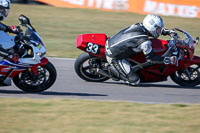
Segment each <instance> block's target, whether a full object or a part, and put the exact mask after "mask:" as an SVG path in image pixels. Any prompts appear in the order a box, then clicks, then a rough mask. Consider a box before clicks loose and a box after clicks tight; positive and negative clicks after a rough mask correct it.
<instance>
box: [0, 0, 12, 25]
mask: <svg viewBox="0 0 200 133" xmlns="http://www.w3.org/2000/svg"><path fill="white" fill-rule="evenodd" d="M9 11H10V0H0V21H2V20H4V19H6V17H7V16H8V13H9Z"/></svg>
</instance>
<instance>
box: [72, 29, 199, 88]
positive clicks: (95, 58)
mask: <svg viewBox="0 0 200 133" xmlns="http://www.w3.org/2000/svg"><path fill="white" fill-rule="evenodd" d="M175 31H176V34H174V35H172V36H171V39H170V40H162V39H151V42H152V48H153V51H154V53H155V54H156V55H159V56H164V57H165V60H164V62H165V63H162V64H154V65H151V66H148V64H149V63H148V62H146V58H145V56H144V54H143V52H140V53H138V54H137V55H134V56H133V57H131V58H129V59H127V60H129V62H130V63H131V65H132V69H133V70H134V71H135V72H136V73H137V74H138V75H139V77H140V80H141V82H143V83H147V82H160V81H166V80H167V77H170V78H171V79H172V80H173V81H174V82H175V83H176V84H178V85H180V86H187V87H193V86H196V85H198V84H200V57H199V56H195V55H194V50H195V45H196V44H198V42H199V37H196V39H195V40H194V39H193V37H192V36H191V35H190V34H189V33H188V32H186V31H184V30H182V29H179V28H175ZM180 36H181V37H180ZM107 39H109V37H107V36H106V34H103V33H94V34H81V35H79V36H78V37H77V44H76V47H77V48H78V49H81V50H83V51H85V52H84V53H82V54H81V55H80V56H79V57H78V58H77V59H76V61H75V64H74V69H75V72H76V74H77V75H78V76H79V77H80V78H82V79H83V80H85V81H90V82H103V81H106V80H108V79H110V78H111V79H115V78H113V76H112V75H114V74H112V73H110V72H109V71H108V67H109V64H108V62H107V61H106V57H105V51H104V50H105V43H106V41H107ZM171 42H173V43H171ZM172 44H174V45H172ZM174 49H176V51H175V50H174ZM171 56H173V57H176V58H173V59H174V60H176V61H173V60H170V59H171V58H170V57H171ZM168 57H169V58H168ZM120 80H123V79H120Z"/></svg>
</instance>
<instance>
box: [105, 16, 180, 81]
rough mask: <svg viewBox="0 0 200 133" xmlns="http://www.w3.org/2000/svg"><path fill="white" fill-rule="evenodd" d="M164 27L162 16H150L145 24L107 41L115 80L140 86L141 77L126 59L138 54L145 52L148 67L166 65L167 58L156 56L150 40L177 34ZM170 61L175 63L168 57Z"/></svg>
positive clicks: (107, 50)
mask: <svg viewBox="0 0 200 133" xmlns="http://www.w3.org/2000/svg"><path fill="white" fill-rule="evenodd" d="M163 27H164V23H163V20H162V18H161V17H160V16H158V15H155V14H149V15H147V16H146V17H145V18H144V20H143V23H136V24H134V25H131V26H129V27H127V28H125V29H123V30H121V31H120V32H119V33H117V34H116V35H114V36H113V37H111V38H110V39H108V40H107V42H106V47H105V53H106V59H107V61H108V63H109V64H110V65H111V66H110V67H109V68H108V71H109V72H110V74H111V75H112V76H114V77H116V78H114V79H115V80H118V79H122V80H124V81H127V82H128V83H129V84H131V85H137V84H139V82H140V78H139V76H138V75H137V74H136V72H135V71H134V70H133V68H132V67H131V64H130V62H129V61H128V60H127V59H126V58H129V57H131V56H133V55H136V53H138V52H141V51H143V53H144V55H145V57H146V60H147V63H148V64H149V65H148V66H151V65H153V64H162V63H165V61H164V60H165V57H160V56H157V55H155V54H154V52H153V50H152V46H151V41H150V39H149V37H153V38H155V39H156V38H158V37H159V36H160V35H161V34H162V35H172V34H176V33H175V31H174V30H169V29H165V28H163ZM170 43H172V45H173V49H174V50H176V46H175V44H174V42H173V41H170ZM174 46H175V47H174ZM169 59H170V63H174V62H175V58H174V57H168V58H167V60H169ZM167 63H169V62H167Z"/></svg>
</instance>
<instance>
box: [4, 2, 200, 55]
mask: <svg viewBox="0 0 200 133" xmlns="http://www.w3.org/2000/svg"><path fill="white" fill-rule="evenodd" d="M20 14H24V15H26V16H28V17H29V18H30V19H31V22H32V24H33V25H34V26H35V27H36V29H37V31H38V32H39V34H40V35H41V37H42V38H43V40H44V42H45V43H46V46H47V55H48V56H56V57H73V58H74V57H77V56H78V55H79V54H80V53H81V52H82V51H80V50H79V49H77V48H76V38H77V36H78V35H79V34H84V33H106V34H107V35H108V36H112V35H114V34H116V33H117V32H119V31H120V30H121V29H123V28H125V27H127V26H129V25H132V24H135V23H137V22H142V20H143V18H144V15H138V14H134V13H126V12H108V11H100V10H90V9H68V8H57V7H51V6H38V5H16V4H12V6H11V12H10V14H9V16H8V18H7V20H6V21H5V22H4V23H6V24H9V25H13V24H15V25H18V19H17V18H18V16H19V15H20ZM163 19H164V22H165V27H166V28H174V27H179V28H182V29H184V30H186V31H188V32H189V33H191V35H193V36H194V37H196V36H200V31H199V29H200V19H194V18H191V19H186V18H178V17H163ZM168 39H169V38H168ZM196 53H197V54H198V53H199V47H197V52H196ZM199 55H200V54H199Z"/></svg>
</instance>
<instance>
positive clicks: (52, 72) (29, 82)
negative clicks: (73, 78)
mask: <svg viewBox="0 0 200 133" xmlns="http://www.w3.org/2000/svg"><path fill="white" fill-rule="evenodd" d="M56 77H57V73H56V69H55V67H54V66H53V64H52V63H50V62H48V63H47V64H46V65H43V66H38V67H37V74H36V75H34V74H33V72H32V71H28V70H27V71H23V72H21V73H20V74H18V75H17V76H15V77H14V78H13V82H14V84H15V85H16V86H17V87H18V88H20V89H21V90H23V91H26V92H31V93H38V92H42V91H44V90H47V89H48V88H50V87H51V86H52V85H53V84H54V83H55V81H56Z"/></svg>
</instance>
